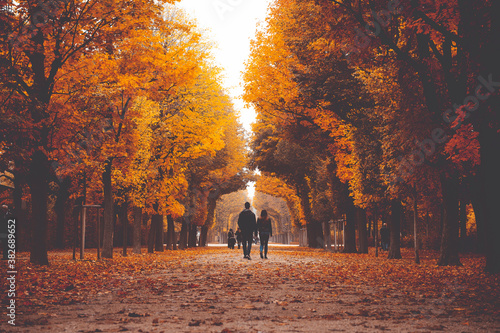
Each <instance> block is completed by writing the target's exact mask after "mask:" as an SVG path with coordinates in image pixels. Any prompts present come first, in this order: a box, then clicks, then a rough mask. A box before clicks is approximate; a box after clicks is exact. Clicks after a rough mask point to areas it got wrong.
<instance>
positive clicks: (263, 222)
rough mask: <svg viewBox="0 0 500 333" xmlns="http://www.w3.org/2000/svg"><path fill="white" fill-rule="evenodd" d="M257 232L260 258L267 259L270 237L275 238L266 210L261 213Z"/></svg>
mask: <svg viewBox="0 0 500 333" xmlns="http://www.w3.org/2000/svg"><path fill="white" fill-rule="evenodd" d="M257 230H258V231H259V238H260V257H261V258H262V259H264V258H265V259H267V244H268V242H269V237H272V236H273V225H272V223H271V218H270V217H269V216H267V211H266V210H265V209H264V210H263V211H262V212H261V213H260V217H259V218H258V219H257ZM262 250H264V255H262Z"/></svg>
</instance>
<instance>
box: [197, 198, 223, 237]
mask: <svg viewBox="0 0 500 333" xmlns="http://www.w3.org/2000/svg"><path fill="white" fill-rule="evenodd" d="M218 198H219V196H214V195H209V196H208V203H207V210H208V213H207V219H206V221H205V224H204V225H203V227H202V228H201V236H200V238H201V239H200V246H207V237H208V229H209V228H211V227H212V226H213V222H214V219H215V209H216V208H217V199H218Z"/></svg>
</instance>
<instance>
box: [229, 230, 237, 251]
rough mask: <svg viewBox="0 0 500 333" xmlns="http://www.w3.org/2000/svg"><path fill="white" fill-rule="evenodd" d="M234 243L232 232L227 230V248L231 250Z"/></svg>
mask: <svg viewBox="0 0 500 333" xmlns="http://www.w3.org/2000/svg"><path fill="white" fill-rule="evenodd" d="M234 243H236V239H235V238H234V231H233V229H229V232H228V233H227V247H228V248H230V249H231V250H232V249H234Z"/></svg>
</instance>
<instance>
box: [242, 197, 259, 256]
mask: <svg viewBox="0 0 500 333" xmlns="http://www.w3.org/2000/svg"><path fill="white" fill-rule="evenodd" d="M238 226H239V227H240V229H241V239H242V241H243V258H245V259H248V260H250V259H252V258H250V250H251V249H252V242H253V234H255V236H257V223H256V221H255V214H254V213H253V212H252V211H251V210H250V203H249V202H245V209H244V210H243V211H242V212H241V213H240V216H239V217H238Z"/></svg>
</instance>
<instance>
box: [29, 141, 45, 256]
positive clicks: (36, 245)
mask: <svg viewBox="0 0 500 333" xmlns="http://www.w3.org/2000/svg"><path fill="white" fill-rule="evenodd" d="M29 178H30V179H29V180H30V184H29V185H30V190H31V209H32V218H31V220H32V226H31V231H32V236H31V254H30V261H31V262H32V263H33V264H36V265H48V264H49V259H48V257H47V224H48V221H47V199H48V190H49V186H48V182H47V180H48V178H49V165H48V159H47V156H46V155H45V153H43V152H42V151H40V150H36V151H35V152H34V153H33V156H32V157H31V165H30V170H29Z"/></svg>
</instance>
